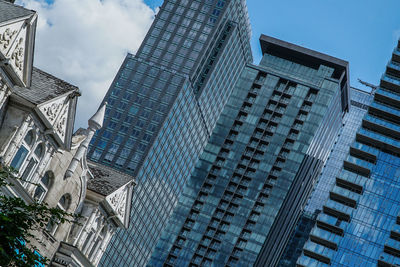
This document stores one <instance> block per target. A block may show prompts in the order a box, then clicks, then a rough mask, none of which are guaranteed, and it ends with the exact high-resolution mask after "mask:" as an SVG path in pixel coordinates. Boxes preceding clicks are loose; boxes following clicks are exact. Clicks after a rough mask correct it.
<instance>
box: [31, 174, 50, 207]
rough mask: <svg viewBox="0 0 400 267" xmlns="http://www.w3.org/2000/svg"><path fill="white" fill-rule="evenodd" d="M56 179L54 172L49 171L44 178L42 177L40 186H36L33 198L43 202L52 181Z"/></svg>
mask: <svg viewBox="0 0 400 267" xmlns="http://www.w3.org/2000/svg"><path fill="white" fill-rule="evenodd" d="M53 181H54V174H53V172H52V171H47V172H46V173H45V174H44V176H43V177H42V179H40V181H39V184H38V186H37V187H36V190H35V193H34V195H33V198H34V199H35V200H37V201H38V202H42V200H43V199H44V197H45V196H46V194H47V192H48V191H49V189H50V186H51V184H52V182H53Z"/></svg>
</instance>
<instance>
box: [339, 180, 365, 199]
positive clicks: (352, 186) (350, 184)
mask: <svg viewBox="0 0 400 267" xmlns="http://www.w3.org/2000/svg"><path fill="white" fill-rule="evenodd" d="M359 177H363V176H359ZM359 180H360V179H354V178H352V177H351V178H350V177H348V178H346V179H342V178H340V177H337V178H336V185H337V186H339V187H341V188H345V189H347V190H351V191H352V192H355V193H357V194H360V195H361V194H362V193H363V187H362V186H361V185H359V184H358V182H360V181H359ZM362 182H363V183H364V181H362Z"/></svg>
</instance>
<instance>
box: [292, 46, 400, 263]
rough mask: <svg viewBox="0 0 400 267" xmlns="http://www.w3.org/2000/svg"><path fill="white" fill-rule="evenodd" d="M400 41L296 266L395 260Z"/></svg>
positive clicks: (399, 259) (399, 206) (399, 255)
mask: <svg viewBox="0 0 400 267" xmlns="http://www.w3.org/2000/svg"><path fill="white" fill-rule="evenodd" d="M399 107H400V41H399V42H398V45H397V47H396V48H395V49H394V51H393V54H392V58H391V60H390V62H389V63H388V65H387V67H386V72H385V73H384V74H383V76H382V78H381V82H380V86H379V87H378V89H377V90H376V91H375V92H374V99H373V101H372V103H371V104H370V106H369V108H368V112H367V113H366V114H365V116H364V117H363V119H362V124H361V127H360V129H359V130H358V131H357V133H356V137H355V139H354V142H353V143H352V144H351V146H350V148H349V151H348V153H347V156H346V158H345V160H344V161H343V164H342V167H341V170H340V173H339V174H338V175H337V177H336V179H335V184H334V186H333V187H332V188H331V190H330V192H329V199H328V200H327V201H326V202H325V203H324V205H323V207H322V212H321V213H320V214H319V215H318V217H317V219H316V221H317V222H316V225H315V226H314V228H313V229H312V230H311V233H310V238H309V239H308V241H307V242H306V243H305V245H304V248H303V253H302V255H301V256H300V258H299V259H298V261H297V265H298V266H326V265H332V266H398V265H400V238H399V237H400V234H399V233H400V231H399V229H400V225H399V223H400V217H399V211H400V194H399V192H400V191H399V187H400V108H399Z"/></svg>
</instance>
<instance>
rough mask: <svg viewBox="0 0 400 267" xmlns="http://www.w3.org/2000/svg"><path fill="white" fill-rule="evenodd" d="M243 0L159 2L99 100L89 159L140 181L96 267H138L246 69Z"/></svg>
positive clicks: (248, 58)
mask: <svg viewBox="0 0 400 267" xmlns="http://www.w3.org/2000/svg"><path fill="white" fill-rule="evenodd" d="M250 35H251V32H250V25H249V20H248V14H247V7H246V4H245V1H244V0H236V1H233V0H191V1H189V0H165V1H164V3H163V5H162V7H161V9H160V11H159V13H158V14H157V16H156V18H155V20H154V22H153V24H152V26H151V28H150V30H149V32H148V34H147V35H146V37H145V39H144V41H143V43H142V45H141V47H140V48H139V50H138V52H137V54H136V55H130V54H129V55H128V56H127V57H126V59H125V61H124V62H123V64H122V66H121V68H120V70H119V71H118V74H117V76H116V77H115V79H114V81H113V83H112V85H111V87H110V89H109V91H108V93H107V95H106V96H105V99H104V101H103V102H105V101H107V102H108V105H107V109H106V116H105V122H104V126H103V128H102V129H101V130H100V131H98V132H97V133H96V135H95V137H94V138H93V140H92V143H91V145H90V148H89V153H88V157H89V158H90V159H91V160H92V161H95V162H98V163H101V164H104V165H108V166H110V167H113V168H116V169H118V170H120V171H123V172H126V173H128V174H131V175H132V176H134V177H135V179H136V181H137V186H136V188H135V193H134V196H133V199H132V211H131V217H130V226H129V229H128V230H127V231H120V232H118V233H117V234H116V235H115V236H114V237H113V239H112V241H111V242H110V245H109V247H108V249H107V251H106V252H105V254H104V256H103V258H102V260H101V262H100V265H101V266H135V267H136V266H144V265H146V262H147V261H148V259H149V257H150V255H151V252H152V251H153V248H154V246H155V244H156V242H157V240H158V239H159V236H160V234H161V231H162V230H163V228H164V225H165V224H166V222H167V220H168V218H169V217H170V214H171V212H172V209H173V208H174V206H175V204H176V203H177V198H178V196H179V195H180V193H181V191H182V189H183V186H184V185H185V182H186V178H187V177H189V176H190V173H191V172H192V171H193V169H194V164H195V163H196V161H197V160H198V157H199V155H200V152H201V151H202V150H203V148H204V146H205V144H206V141H207V140H208V138H209V135H210V133H211V131H212V130H213V128H214V126H215V124H216V120H217V118H218V117H219V114H220V113H221V111H222V108H223V106H224V105H225V103H226V101H227V99H228V97H229V95H230V94H231V92H232V88H233V86H234V84H235V82H236V80H237V78H238V77H239V75H240V73H241V71H242V69H243V68H244V67H245V64H246V63H247V62H251V61H252V56H251V50H250V42H249V40H250Z"/></svg>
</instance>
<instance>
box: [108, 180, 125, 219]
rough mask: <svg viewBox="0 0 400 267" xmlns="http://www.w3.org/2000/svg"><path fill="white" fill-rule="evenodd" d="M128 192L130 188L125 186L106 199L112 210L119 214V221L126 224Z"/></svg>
mask: <svg viewBox="0 0 400 267" xmlns="http://www.w3.org/2000/svg"><path fill="white" fill-rule="evenodd" d="M128 190H129V187H128V186H124V187H121V188H119V189H118V190H117V191H115V192H114V193H112V194H110V195H109V196H107V197H106V200H107V202H108V203H109V204H110V206H111V208H112V209H113V210H114V212H115V213H116V214H117V216H118V219H120V220H121V222H122V223H124V219H125V212H126V201H127V195H128Z"/></svg>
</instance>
